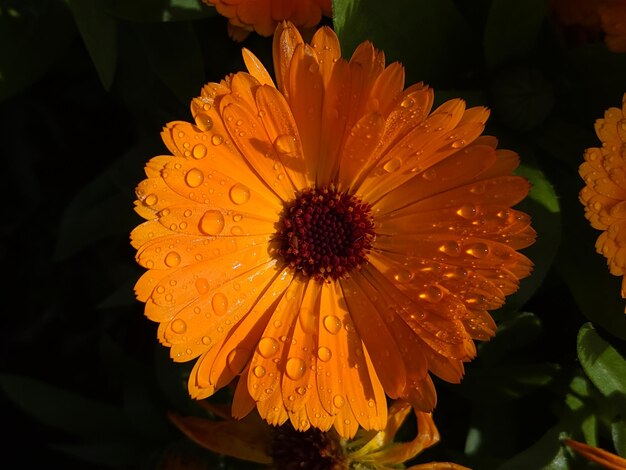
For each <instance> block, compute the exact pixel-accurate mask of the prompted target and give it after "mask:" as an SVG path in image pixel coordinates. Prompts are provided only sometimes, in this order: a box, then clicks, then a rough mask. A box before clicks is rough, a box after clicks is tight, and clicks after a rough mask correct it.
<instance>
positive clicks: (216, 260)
mask: <svg viewBox="0 0 626 470" xmlns="http://www.w3.org/2000/svg"><path fill="white" fill-rule="evenodd" d="M244 60H245V63H246V66H247V68H248V73H244V72H240V73H236V74H234V75H230V76H228V77H226V78H225V79H224V80H222V81H221V82H220V83H209V84H207V85H206V86H205V87H204V88H203V90H202V94H201V96H200V97H198V98H196V99H194V100H193V102H192V106H191V108H192V114H193V116H194V118H195V124H190V123H186V122H172V123H170V124H168V125H167V127H166V128H165V129H164V131H163V133H162V137H163V140H164V142H165V144H166V145H167V148H168V149H169V151H170V152H171V153H172V155H166V156H158V157H155V158H153V159H152V160H150V161H149V163H148V164H147V166H146V174H147V179H145V180H144V181H143V182H141V183H140V184H139V185H138V187H137V190H136V194H137V198H138V200H137V201H136V210H137V212H138V213H139V214H140V215H141V216H142V217H144V218H145V219H147V222H145V223H143V224H141V225H139V226H138V227H137V228H136V229H135V230H134V231H133V233H132V244H133V246H134V247H135V248H136V249H137V261H138V263H139V264H140V265H142V266H143V267H145V268H147V269H148V271H147V272H146V273H145V274H144V275H143V276H142V277H141V278H140V279H139V281H138V282H137V284H136V294H137V297H138V298H139V299H140V300H141V301H143V302H145V303H146V307H145V313H146V315H147V317H148V318H150V319H151V320H153V321H156V322H159V323H160V325H159V329H158V338H159V340H160V341H161V342H162V343H163V344H164V345H166V346H169V347H170V348H171V357H172V358H173V359H174V360H175V361H180V362H182V361H191V360H196V363H195V366H194V368H193V370H192V372H191V375H190V377H189V390H190V393H191V395H192V396H193V397H195V398H206V397H208V396H211V395H212V394H213V393H214V392H215V391H216V390H218V389H221V388H223V387H224V386H226V385H227V384H229V383H230V382H231V381H233V380H234V379H236V378H239V379H238V384H237V387H236V391H235V395H234V398H233V408H232V413H233V415H234V416H235V417H239V418H240V417H243V416H245V415H247V414H248V413H249V412H250V411H251V410H252V409H253V408H254V407H255V406H256V408H257V409H258V411H259V413H260V415H261V417H262V418H264V419H265V420H266V421H267V422H269V423H270V424H274V425H279V424H282V423H284V422H285V421H287V420H290V422H291V424H292V425H293V427H294V428H295V429H297V430H300V431H305V430H307V429H309V428H310V427H311V426H313V427H315V428H318V429H321V430H328V429H330V428H331V427H333V426H334V427H335V429H336V430H337V432H338V433H339V435H340V436H342V437H352V436H354V435H355V434H356V432H357V430H358V428H359V425H360V426H362V427H363V428H364V429H367V430H372V429H373V430H382V429H384V428H385V426H386V425H387V418H388V416H387V403H386V396H385V394H387V395H388V396H389V397H391V398H393V399H396V398H397V399H403V400H406V401H408V402H409V403H411V405H413V407H414V408H415V409H416V410H418V411H430V410H432V409H433V407H434V406H435V403H436V393H435V388H434V385H433V382H432V380H431V377H430V373H433V374H435V375H437V376H439V377H440V378H442V379H443V380H446V381H449V382H459V381H460V380H461V377H462V375H463V370H464V368H463V363H464V362H466V361H469V360H471V359H472V358H473V357H474V356H475V355H476V349H475V345H474V340H487V339H489V338H490V337H491V336H493V334H494V332H495V329H496V325H495V323H494V321H493V320H492V318H491V316H490V315H489V314H488V310H491V309H496V308H498V307H500V306H501V305H502V304H503V302H504V299H505V296H506V295H509V294H511V293H513V292H515V291H516V290H517V289H518V284H519V279H521V278H523V277H525V276H527V275H528V274H529V273H530V271H531V264H532V263H531V262H530V260H528V259H527V258H526V257H525V256H524V255H522V254H520V253H519V252H518V251H517V250H519V249H522V248H525V247H527V246H529V245H530V244H532V243H533V241H534V239H535V232H534V230H533V229H532V228H531V226H530V218H529V217H528V216H527V215H526V214H524V213H522V212H520V211H517V210H514V209H512V208H511V207H512V206H513V205H515V204H517V203H518V202H520V201H521V200H522V199H523V198H524V197H525V196H526V194H527V193H528V190H529V184H528V182H527V181H526V180H525V179H524V178H521V177H519V176H513V175H512V172H513V170H514V169H515V168H516V167H517V166H518V164H519V158H518V156H517V154H515V153H514V152H512V151H509V150H501V149H497V148H496V147H497V141H496V139H495V138H493V137H488V136H481V133H482V132H483V129H484V125H485V121H486V120H487V118H488V115H489V112H488V110H486V109H485V108H482V107H476V108H469V109H466V106H465V103H464V102H463V101H462V100H460V99H454V100H450V101H447V102H445V103H444V104H442V105H441V106H439V107H438V108H436V109H435V110H432V106H433V101H434V96H433V91H432V90H431V89H430V88H428V87H427V86H424V85H423V84H421V83H419V84H415V85H412V86H410V87H409V88H407V89H404V70H403V68H402V66H401V65H400V64H398V63H393V64H391V65H388V66H385V58H384V54H383V53H382V52H380V51H377V50H376V49H374V47H373V46H372V44H370V43H368V42H365V43H363V44H361V45H360V46H359V47H358V48H357V49H356V51H355V52H354V54H353V56H352V58H351V59H350V60H349V61H347V60H345V59H343V58H342V57H341V51H340V47H339V42H338V39H337V37H336V35H335V33H334V32H333V31H332V30H331V29H329V28H321V29H320V30H318V31H317V32H316V34H315V35H314V37H313V39H312V42H311V44H310V45H309V44H305V43H304V41H303V39H302V37H301V36H300V34H299V32H298V30H297V29H296V28H295V27H294V26H293V25H292V24H287V23H284V24H281V25H280V26H279V27H278V28H277V31H276V34H275V36H274V69H275V71H276V84H275V83H274V81H273V80H272V78H271V77H270V75H269V73H268V72H267V70H266V69H265V67H264V66H263V65H262V64H261V63H260V61H259V60H258V59H257V58H256V57H255V56H254V55H253V54H252V53H251V52H250V51H248V50H244Z"/></svg>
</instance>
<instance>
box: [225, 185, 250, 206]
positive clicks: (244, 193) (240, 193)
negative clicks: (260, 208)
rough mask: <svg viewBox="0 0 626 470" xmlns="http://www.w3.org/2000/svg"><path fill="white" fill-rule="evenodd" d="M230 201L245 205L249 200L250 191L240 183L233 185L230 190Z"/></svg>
mask: <svg viewBox="0 0 626 470" xmlns="http://www.w3.org/2000/svg"><path fill="white" fill-rule="evenodd" d="M229 195H230V200H231V201H233V202H234V203H235V204H245V203H246V202H248V201H249V200H250V189H249V188H248V187H247V186H244V185H243V184H241V183H237V184H235V185H234V186H233V187H232V188H230V192H229Z"/></svg>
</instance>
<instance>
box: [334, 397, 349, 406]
mask: <svg viewBox="0 0 626 470" xmlns="http://www.w3.org/2000/svg"><path fill="white" fill-rule="evenodd" d="M345 404H346V401H345V400H344V399H343V397H342V396H341V395H335V396H334V397H333V405H335V407H337V408H341V407H342V406H343V405H345Z"/></svg>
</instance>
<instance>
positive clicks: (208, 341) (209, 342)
mask: <svg viewBox="0 0 626 470" xmlns="http://www.w3.org/2000/svg"><path fill="white" fill-rule="evenodd" d="M202 344H204V345H205V346H208V345H209V344H211V338H209V337H208V336H203V337H202Z"/></svg>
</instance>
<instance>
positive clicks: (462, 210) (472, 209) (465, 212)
mask: <svg viewBox="0 0 626 470" xmlns="http://www.w3.org/2000/svg"><path fill="white" fill-rule="evenodd" d="M456 213H457V214H458V215H460V216H461V217H463V218H464V219H473V218H474V217H476V215H477V214H478V209H476V206H475V205H473V204H464V205H462V206H461V207H459V210H457V211H456Z"/></svg>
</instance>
